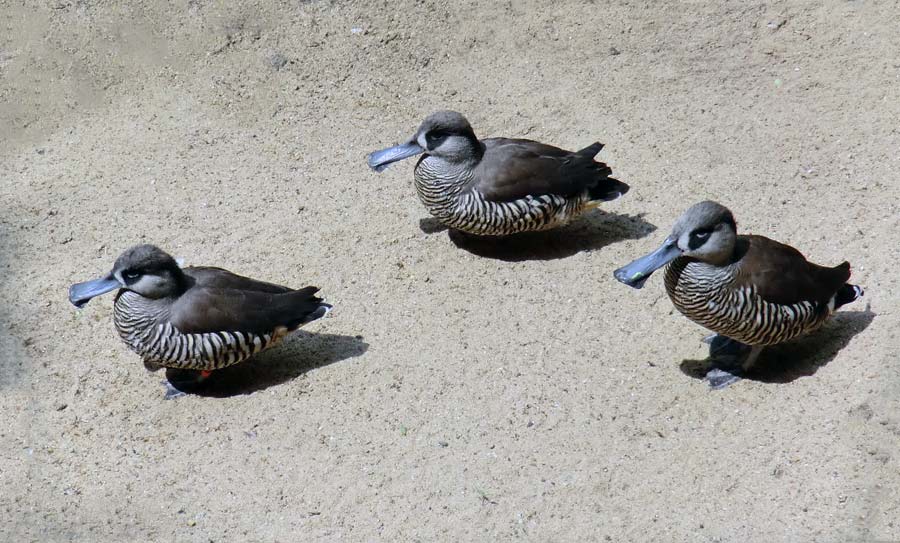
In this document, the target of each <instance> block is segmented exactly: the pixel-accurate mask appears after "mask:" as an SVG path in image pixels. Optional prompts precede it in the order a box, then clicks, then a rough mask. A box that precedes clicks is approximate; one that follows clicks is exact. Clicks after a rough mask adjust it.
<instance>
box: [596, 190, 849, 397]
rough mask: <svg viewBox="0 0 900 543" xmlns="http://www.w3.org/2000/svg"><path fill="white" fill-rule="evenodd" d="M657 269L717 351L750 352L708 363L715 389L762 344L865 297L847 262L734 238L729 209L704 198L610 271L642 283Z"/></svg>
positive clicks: (804, 329)
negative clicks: (658, 240)
mask: <svg viewBox="0 0 900 543" xmlns="http://www.w3.org/2000/svg"><path fill="white" fill-rule="evenodd" d="M663 266H665V267H666V269H665V277H664V283H665V288H666V293H667V294H668V296H669V298H670V299H671V301H672V303H673V305H674V306H675V308H676V309H677V310H678V311H679V312H680V313H682V314H683V315H684V316H686V317H687V318H689V319H690V320H692V321H694V322H696V323H697V324H699V325H701V326H703V327H705V328H707V329H709V330H711V331H713V332H715V334H714V335H713V336H709V337H707V338H706V341H707V342H710V343H713V345H715V346H716V349H715V350H716V351H720V350H721V351H728V350H730V351H731V352H732V353H734V352H740V351H741V350H744V351H749V353H747V354H746V356H745V357H743V360H742V361H740V362H739V363H735V362H731V363H720V362H714V367H712V368H711V369H710V371H709V373H707V375H706V379H707V380H708V382H709V384H710V386H711V387H712V388H714V389H719V388H724V387H726V386H728V385H730V384H732V383H734V382H736V381H738V380H739V379H741V378H742V377H743V376H745V375H746V374H747V372H748V371H750V370H751V369H752V367H753V365H754V363H755V362H756V360H757V358H758V357H759V354H760V352H761V351H762V350H763V348H764V347H766V346H768V345H775V344H778V343H783V342H785V341H788V340H791V339H793V338H795V337H797V336H800V335H802V334H806V333H809V332H811V331H813V330H815V329H816V328H818V327H820V326H821V325H822V324H823V323H824V322H825V321H826V320H827V319H828V317H829V316H830V315H831V314H832V313H834V311H836V310H837V309H838V308H839V307H841V306H843V305H846V304H848V303H850V302H853V301H854V300H856V299H858V298H859V297H861V296H862V295H863V289H862V288H861V287H859V286H857V285H852V284H850V283H848V282H847V281H848V280H849V279H850V263H849V262H843V263H841V264H839V265H837V266H834V267H826V266H820V265H818V264H814V263H812V262H809V261H808V260H807V259H806V258H805V257H804V256H803V254H801V253H800V251H798V250H797V249H795V248H793V247H791V246H789V245H785V244H783V243H780V242H777V241H774V240H772V239H769V238H767V237H764V236H759V235H746V234H743V235H738V233H737V224H736V222H735V219H734V215H733V214H732V212H731V211H730V210H729V209H728V208H726V207H725V206H723V205H722V204H719V203H717V202H714V201H710V200H707V201H703V202H700V203H697V204H695V205H693V206H691V207H690V208H688V209H687V211H685V212H684V213H683V214H682V215H681V217H680V218H679V219H678V220H677V221H676V222H675V226H674V227H673V228H672V232H671V234H669V236H668V237H666V239H665V241H663V244H662V245H661V246H660V247H659V248H658V249H656V250H655V251H653V252H652V253H650V254H648V255H646V256H643V257H641V258H638V259H637V260H634V261H633V262H631V263H629V264H627V265H626V266H623V267H621V268H619V269H617V270H615V271H614V272H613V275H614V277H615V278H616V279H617V280H618V281H620V282H622V283H624V284H626V285H628V286H631V287H634V288H641V287H643V285H644V283H645V282H646V281H647V279H648V278H649V277H650V275H651V274H652V273H653V272H654V271H656V270H658V269H660V268H662V267H663ZM713 354H716V352H713Z"/></svg>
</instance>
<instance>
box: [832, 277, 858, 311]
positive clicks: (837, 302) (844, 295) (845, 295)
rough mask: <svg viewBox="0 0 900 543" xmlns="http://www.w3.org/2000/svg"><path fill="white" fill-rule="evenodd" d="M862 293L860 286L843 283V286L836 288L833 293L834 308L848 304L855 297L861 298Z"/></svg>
mask: <svg viewBox="0 0 900 543" xmlns="http://www.w3.org/2000/svg"><path fill="white" fill-rule="evenodd" d="M862 295H863V289H862V287H859V286H857V285H851V284H850V283H844V286H842V287H841V288H840V289H838V291H837V292H836V293H835V295H834V308H835V309H837V308H839V307H841V306H842V305H846V304H849V303H850V302H852V301H854V300H856V299H857V298H861V297H862Z"/></svg>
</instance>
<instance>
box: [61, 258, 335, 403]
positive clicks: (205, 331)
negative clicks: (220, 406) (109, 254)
mask: <svg viewBox="0 0 900 543" xmlns="http://www.w3.org/2000/svg"><path fill="white" fill-rule="evenodd" d="M116 289H118V290H119V292H118V294H116V300H115V309H114V312H113V320H114V322H115V325H116V330H117V331H118V332H119V336H120V337H121V338H122V340H123V341H124V342H125V344H127V345H128V346H129V347H130V348H131V349H132V350H133V351H135V352H136V353H138V354H139V355H141V357H142V358H143V359H144V367H146V368H147V369H148V370H150V371H156V370H158V369H160V368H177V369H181V370H193V371H191V372H188V373H189V374H193V375H194V377H195V380H194V381H195V383H197V382H200V381H202V380H204V379H206V378H207V377H209V375H210V372H211V371H212V370H217V369H221V368H224V367H227V366H231V365H233V364H237V363H238V362H242V361H244V360H246V359H248V358H250V357H251V356H253V355H254V354H256V353H258V352H260V351H262V350H264V349H267V348H269V347H271V346H273V345H275V344H276V343H278V342H280V341H281V340H282V339H283V338H284V337H285V336H286V335H287V334H288V333H290V332H293V331H294V330H296V329H298V328H299V327H301V326H303V325H304V324H306V323H308V322H312V321H314V320H316V319H320V318H322V317H323V316H325V314H326V313H328V311H329V310H330V309H331V306H330V305H328V304H326V303H323V301H322V299H321V298H318V297H316V296H315V293H316V292H317V291H318V290H319V289H318V288H316V287H306V288H303V289H300V290H293V289H290V288H287V287H282V286H278V285H274V284H272V283H264V282H262V281H256V280H254V279H249V278H247V277H242V276H240V275H236V274H234V273H231V272H229V271H227V270H223V269H221V268H211V267H187V268H181V267H179V266H178V264H177V263H176V262H175V259H174V258H172V257H171V256H169V255H168V254H166V253H165V252H164V251H162V250H161V249H159V248H158V247H154V246H153V245H138V246H136V247H132V248H130V249H128V250H127V251H125V252H124V253H122V255H121V256H119V258H118V259H116V263H115V265H114V266H113V269H112V271H110V272H109V274H107V275H106V276H104V277H102V278H100V279H95V280H93V281H86V282H84V283H77V284H75V285H72V286H71V287H70V288H69V301H70V302H72V303H73V304H74V305H75V307H78V308H81V307H83V306H84V305H85V304H86V303H88V302H89V301H90V300H91V298H93V297H95V296H99V295H100V294H104V293H106V292H110V291H112V290H116ZM166 384H167V388H168V393H167V396H166V397H167V398H168V397H172V396H177V395H180V393H179V392H178V391H177V390H176V389H174V387H172V385H171V384H170V383H168V382H167V383H166Z"/></svg>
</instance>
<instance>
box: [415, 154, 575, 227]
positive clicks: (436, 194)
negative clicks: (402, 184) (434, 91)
mask: <svg viewBox="0 0 900 543" xmlns="http://www.w3.org/2000/svg"><path fill="white" fill-rule="evenodd" d="M415 183H416V192H417V193H418V195H419V199H420V200H421V201H422V203H423V204H425V207H426V208H428V211H429V212H430V213H431V214H432V215H434V217H436V218H437V219H438V220H440V221H441V222H442V223H444V224H446V225H447V226H449V227H451V228H455V229H457V230H462V231H464V232H469V233H472V234H478V235H487V236H503V235H507V234H513V233H516V232H523V231H538V230H548V229H551V228H554V227H557V226H560V225H562V224H565V223H567V222H568V221H569V220H571V219H572V218H573V217H575V216H577V215H578V214H579V213H581V212H582V211H584V210H585V209H586V208H587V207H589V202H590V198H589V197H588V196H587V193H585V194H583V195H579V196H574V197H570V198H566V197H563V196H559V195H553V194H545V195H541V196H526V197H525V198H520V199H518V200H514V201H511V202H492V201H489V200H487V199H485V198H484V196H483V195H482V194H481V193H480V192H478V191H477V190H471V189H468V188H467V187H468V185H469V179H468V178H467V177H466V176H465V172H463V171H461V172H447V171H443V172H440V174H439V173H438V172H436V171H434V170H432V169H431V168H430V167H429V162H428V161H422V163H420V164H419V166H418V167H417V168H416V171H415Z"/></svg>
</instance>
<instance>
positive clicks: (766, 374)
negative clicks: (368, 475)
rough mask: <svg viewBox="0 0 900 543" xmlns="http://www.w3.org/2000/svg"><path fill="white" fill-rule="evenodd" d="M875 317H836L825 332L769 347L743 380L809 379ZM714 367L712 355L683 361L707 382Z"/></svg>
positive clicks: (842, 314) (850, 313) (854, 313)
mask: <svg viewBox="0 0 900 543" xmlns="http://www.w3.org/2000/svg"><path fill="white" fill-rule="evenodd" d="M874 319H875V313H874V312H872V311H871V309H869V308H868V307H867V308H866V309H865V310H863V311H840V312H838V313H835V314H834V315H833V316H832V317H831V318H830V319H828V321H827V322H826V323H825V324H824V325H822V327H821V328H819V329H818V330H815V331H813V332H811V333H809V334H806V335H804V336H801V337H799V338H797V339H794V340H791V341H788V342H787V343H782V344H779V345H772V346H770V347H766V348H765V349H763V351H762V352H761V353H760V355H759V358H758V359H757V360H756V363H755V364H754V365H753V367H752V368H751V369H750V370H749V371H748V372H747V374H746V375H743V376H742V377H743V378H744V379H748V380H750V381H759V382H761V383H780V384H785V383H790V382H792V381H795V380H797V379H799V378H801V377H809V376H810V375H813V374H815V373H816V372H817V371H819V368H822V367H824V366H826V365H828V364H829V363H830V362H831V361H832V360H834V359H835V357H836V356H837V354H838V353H839V352H841V350H843V349H844V347H846V346H847V345H848V344H849V343H850V341H851V340H852V339H853V338H854V337H855V336H856V335H857V334H859V333H860V332H862V331H863V330H865V329H866V328H868V326H869V325H870V324H871V323H872V321H873V320H874ZM712 365H713V357H712V354H710V356H709V357H708V358H706V359H705V360H683V361H682V362H681V365H680V367H681V371H682V372H684V374H685V375H688V376H689V377H693V378H695V379H701V380H702V379H704V378H705V377H706V372H708V371H709V369H710V368H711V367H712Z"/></svg>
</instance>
